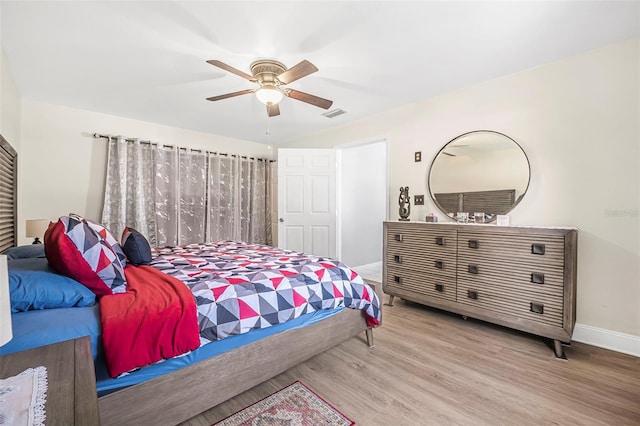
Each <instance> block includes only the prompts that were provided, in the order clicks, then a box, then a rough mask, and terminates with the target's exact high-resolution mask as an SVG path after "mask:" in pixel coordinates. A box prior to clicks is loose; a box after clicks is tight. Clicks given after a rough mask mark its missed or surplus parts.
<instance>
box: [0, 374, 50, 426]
mask: <svg viewBox="0 0 640 426" xmlns="http://www.w3.org/2000/svg"><path fill="white" fill-rule="evenodd" d="M46 401H47V369H46V368H45V367H42V366H41V367H36V368H28V369H26V370H24V371H23V372H22V373H20V374H18V375H17V376H13V377H9V378H8V379H0V425H3V426H4V425H6V426H9V425H11V426H21V425H28V426H43V425H44V420H45V417H46V415H45V411H44V405H45V402H46Z"/></svg>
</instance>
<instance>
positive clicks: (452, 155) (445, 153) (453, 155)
mask: <svg viewBox="0 0 640 426" xmlns="http://www.w3.org/2000/svg"><path fill="white" fill-rule="evenodd" d="M442 153H443V154H444V155H448V156H449V157H456V155H455V154H451V153H448V152H446V151H442Z"/></svg>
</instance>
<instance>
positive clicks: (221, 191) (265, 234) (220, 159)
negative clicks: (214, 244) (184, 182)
mask: <svg viewBox="0 0 640 426" xmlns="http://www.w3.org/2000/svg"><path fill="white" fill-rule="evenodd" d="M208 182H209V197H208V220H209V226H208V229H209V232H208V234H207V240H208V241H218V240H227V239H228V240H241V241H248V242H252V243H256V244H271V242H272V238H271V232H270V231H271V228H270V227H267V224H268V223H270V221H271V209H270V208H268V206H269V205H270V202H271V194H270V192H271V167H269V163H268V162H267V161H262V160H256V159H250V158H240V157H227V156H221V155H217V154H213V153H211V154H209V179H208Z"/></svg>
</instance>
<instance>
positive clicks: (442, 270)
mask: <svg viewBox="0 0 640 426" xmlns="http://www.w3.org/2000/svg"><path fill="white" fill-rule="evenodd" d="M384 260H385V262H386V264H387V266H389V267H396V268H403V269H405V270H407V271H413V272H416V273H421V274H425V275H435V276H439V277H442V278H446V279H451V280H455V278H456V258H455V255H446V254H444V255H436V256H433V255H428V254H425V253H424V252H422V251H420V250H416V249H413V248H402V249H399V248H394V247H387V253H386V257H385V259H384Z"/></svg>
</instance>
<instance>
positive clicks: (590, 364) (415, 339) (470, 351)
mask: <svg viewBox="0 0 640 426" xmlns="http://www.w3.org/2000/svg"><path fill="white" fill-rule="evenodd" d="M383 299H384V301H385V302H386V301H387V300H388V296H383ZM396 300H397V299H396ZM374 339H375V344H376V345H375V347H374V348H373V349H369V348H368V347H367V345H366V344H365V340H364V333H363V335H362V336H358V337H354V338H352V339H350V340H348V341H346V342H344V343H342V344H341V345H339V346H336V347H335V348H333V349H330V350H328V351H326V352H324V353H322V354H320V355H318V356H316V357H314V358H312V359H310V360H308V361H307V362H304V363H302V364H300V365H298V366H297V367H295V368H292V369H291V370H288V371H286V372H285V373H283V374H280V375H279V376H277V377H275V378H273V379H271V380H269V381H267V382H265V383H262V384H261V385H258V386H256V387H254V388H253V389H251V390H249V391H247V392H245V393H243V394H241V395H239V396H237V397H236V398H233V399H231V400H229V401H227V402H225V403H223V404H221V405H219V406H217V407H215V408H213V409H211V410H209V411H207V412H205V413H203V414H201V415H199V416H196V417H194V418H193V419H191V420H189V421H187V422H185V423H183V425H191V426H196V425H197V426H200V425H202V426H209V425H210V424H211V423H213V422H215V421H218V420H220V419H222V418H224V417H226V416H228V415H230V414H232V413H234V412H236V411H238V410H240V409H242V408H243V407H245V406H247V405H250V404H252V403H253V402H256V401H258V400H260V399H262V398H264V397H266V396H268V395H269V394H271V393H273V392H275V391H276V390H278V389H280V388H282V387H284V386H286V385H288V384H290V383H292V382H294V381H296V380H301V381H302V382H303V383H305V384H306V385H307V386H309V387H310V388H311V389H313V390H314V391H316V392H317V393H318V394H320V395H321V396H322V397H324V398H325V399H327V400H328V401H329V402H331V403H332V404H333V405H334V406H336V407H337V408H338V409H339V410H341V411H342V412H343V413H345V414H346V415H347V416H349V417H350V418H352V419H353V420H355V421H356V423H357V424H358V425H474V426H475V425H550V424H554V425H640V358H636V357H632V356H628V355H624V354H620V353H616V352H612V351H608V350H605V349H600V348H596V347H592V346H588V345H585V344H581V343H575V342H574V343H572V345H571V346H570V347H565V353H566V355H567V357H568V358H569V359H568V361H564V360H558V359H556V358H555V357H554V355H553V351H552V349H551V348H550V347H549V346H548V345H547V344H548V342H545V341H543V340H542V339H540V338H538V337H536V336H531V335H528V334H524V333H520V332H517V331H513V330H509V329H506V328H502V327H499V326H494V325H491V324H487V323H483V322H480V321H476V320H472V319H469V320H466V321H465V320H463V319H462V318H461V317H460V316H458V315H455V314H450V313H446V312H442V311H437V310H434V309H430V308H426V307H423V306H420V305H416V304H411V303H406V302H403V301H397V302H396V303H395V306H394V307H388V306H385V307H384V309H383V325H382V326H381V327H379V328H378V329H376V330H375V331H374ZM262 368H269V366H268V365H265V366H262ZM212 386H224V383H212Z"/></svg>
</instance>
